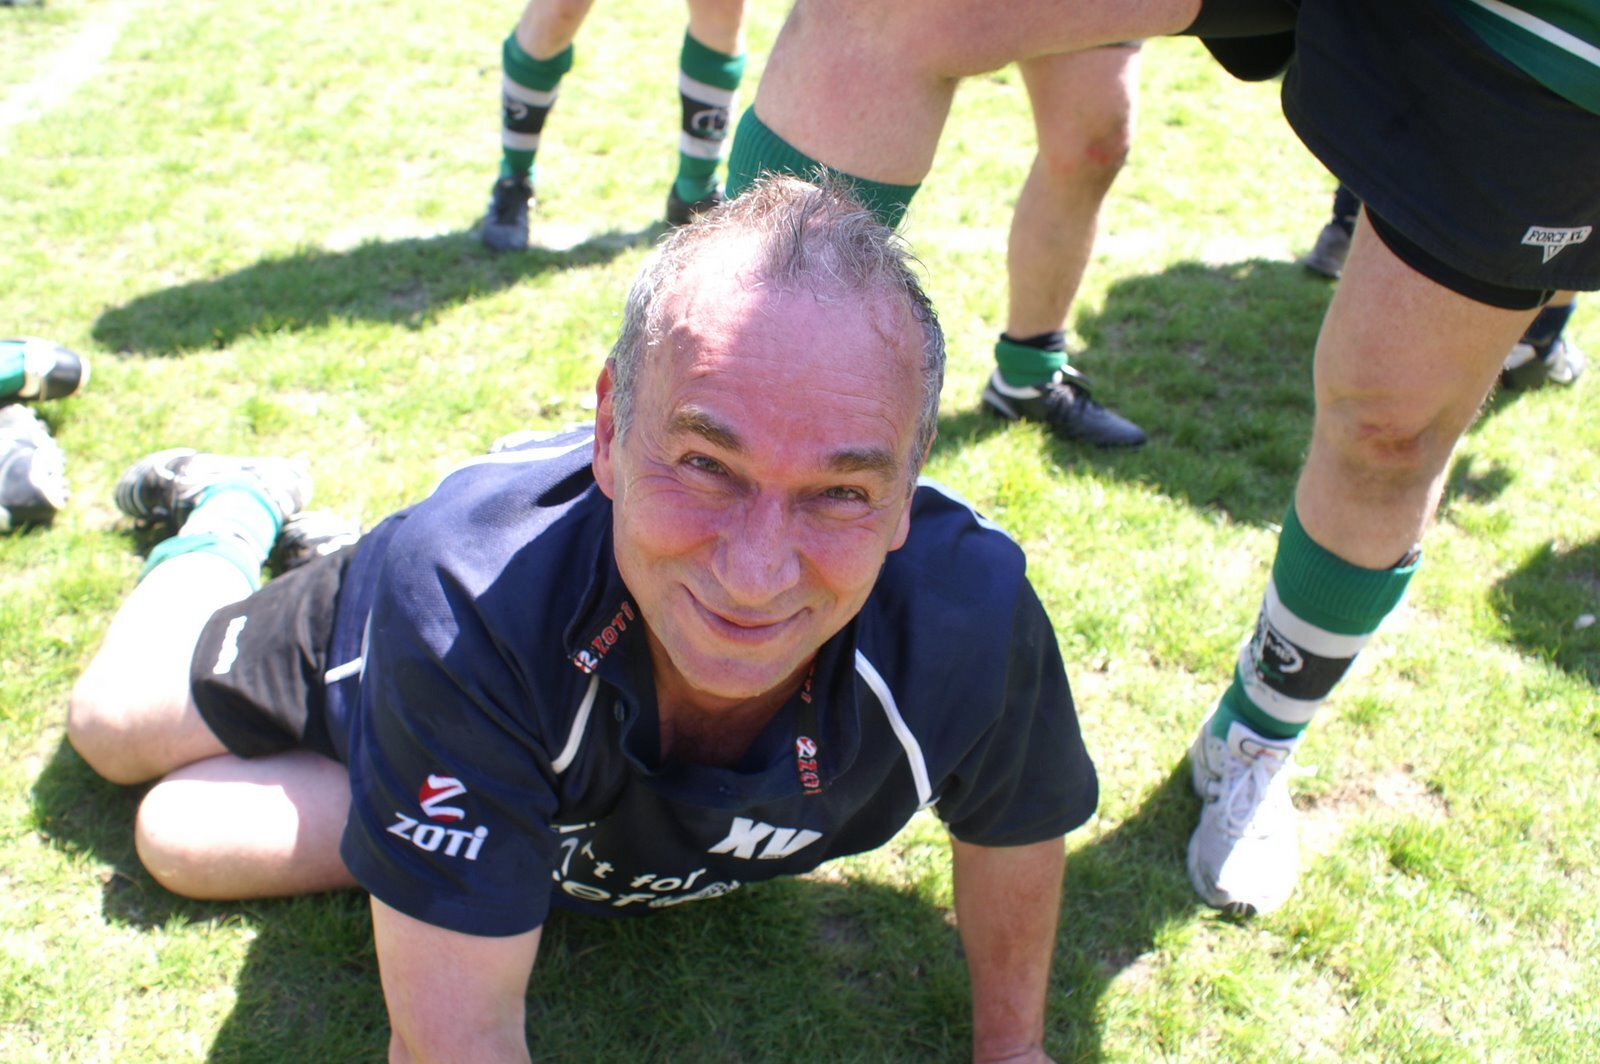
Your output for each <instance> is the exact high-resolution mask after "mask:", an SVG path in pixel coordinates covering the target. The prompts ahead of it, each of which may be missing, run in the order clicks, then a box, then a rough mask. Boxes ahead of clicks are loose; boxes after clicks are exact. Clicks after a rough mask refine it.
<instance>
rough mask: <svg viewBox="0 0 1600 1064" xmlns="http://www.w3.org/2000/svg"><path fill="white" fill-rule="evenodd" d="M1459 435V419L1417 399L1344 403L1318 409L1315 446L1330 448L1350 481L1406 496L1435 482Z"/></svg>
mask: <svg viewBox="0 0 1600 1064" xmlns="http://www.w3.org/2000/svg"><path fill="white" fill-rule="evenodd" d="M1460 432H1461V426H1460V425H1458V424H1456V423H1455V419H1453V418H1447V417H1445V416H1443V415H1441V414H1440V413H1438V412H1437V411H1435V410H1433V409H1432V408H1430V407H1429V406H1427V405H1426V404H1424V403H1422V402H1420V401H1417V400H1408V399H1405V398H1397V397H1389V398H1382V399H1378V398H1361V399H1345V400H1338V401H1333V402H1330V403H1326V404H1324V405H1323V406H1321V407H1320V408H1319V409H1318V411H1317V431H1316V433H1315V437H1314V441H1313V444H1312V446H1313V448H1326V449H1327V450H1328V452H1329V454H1328V457H1330V458H1331V459H1333V460H1334V463H1335V465H1336V468H1338V469H1340V470H1341V471H1342V472H1343V473H1344V474H1345V475H1346V476H1347V477H1349V478H1351V479H1353V480H1360V481H1362V482H1363V483H1366V484H1372V485H1378V486H1384V487H1387V488H1388V489H1390V490H1393V491H1401V492H1403V491H1407V490H1413V489H1417V488H1421V487H1424V486H1426V485H1428V484H1430V483H1432V481H1433V478H1434V477H1436V476H1437V475H1438V473H1439V471H1440V470H1441V469H1442V468H1443V467H1444V464H1445V462H1447V461H1448V460H1449V457H1450V452H1451V450H1452V449H1453V448H1454V447H1455V443H1456V440H1457V439H1458V438H1459V436H1460Z"/></svg>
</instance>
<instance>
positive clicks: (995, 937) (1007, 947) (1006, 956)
mask: <svg viewBox="0 0 1600 1064" xmlns="http://www.w3.org/2000/svg"><path fill="white" fill-rule="evenodd" d="M950 847H951V860H952V864H953V869H954V880H955V897H956V920H957V922H958V925H959V927H960V931H961V943H962V945H963V946H964V947H965V949H966V953H967V970H968V972H969V973H970V974H971V977H972V1056H973V1059H974V1060H976V1061H1002V1060H1046V1059H1048V1058H1047V1057H1046V1056H1045V1055H1044V1050H1043V1042H1044V1004H1045V991H1046V988H1047V986H1048V983H1049V979H1050V959H1051V956H1052V954H1053V953H1054V951H1055V943H1056V921H1057V916H1058V914H1059V912H1060V909H1061V873H1062V868H1063V865H1064V862H1065V855H1064V850H1063V846H1062V840H1061V839H1059V838H1057V839H1049V840H1047V841H1045V842H1039V843H1034V844H1032V845H1029V846H1011V847H989V846H973V845H970V844H968V843H964V842H960V841H957V840H956V839H954V838H952V839H951V840H950Z"/></svg>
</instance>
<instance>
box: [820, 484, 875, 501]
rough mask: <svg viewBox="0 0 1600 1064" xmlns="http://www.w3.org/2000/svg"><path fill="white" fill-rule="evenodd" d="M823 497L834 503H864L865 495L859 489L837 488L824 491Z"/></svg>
mask: <svg viewBox="0 0 1600 1064" xmlns="http://www.w3.org/2000/svg"><path fill="white" fill-rule="evenodd" d="M822 494H823V497H824V498H826V499H829V500H831V501H834V502H866V501H867V493H866V492H864V491H862V490H861V489H860V488H847V487H842V486H841V487H837V488H829V489H828V490H826V491H824V492H823V493H822Z"/></svg>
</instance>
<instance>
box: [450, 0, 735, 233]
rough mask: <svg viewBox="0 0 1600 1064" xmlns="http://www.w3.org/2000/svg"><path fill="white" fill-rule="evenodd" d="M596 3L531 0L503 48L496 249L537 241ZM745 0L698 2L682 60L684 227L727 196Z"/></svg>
mask: <svg viewBox="0 0 1600 1064" xmlns="http://www.w3.org/2000/svg"><path fill="white" fill-rule="evenodd" d="M593 6H594V0H530V2H529V4H528V6H527V7H526V8H525V9H524V10H523V12H522V18H521V19H520V20H518V22H517V26H516V29H515V30H513V31H512V34H511V36H509V37H507V38H506V41H505V44H504V46H503V47H502V49H501V58H502V66H503V75H504V76H503V80H502V82H501V88H502V97H501V100H502V108H501V129H500V145H501V149H502V154H501V161H500V177H499V179H498V180H497V181H495V183H494V188H493V189H492V190H491V191H490V195H489V211H488V214H486V215H485V216H484V219H483V228H482V231H481V234H480V235H481V238H482V240H483V243H484V246H486V247H489V248H492V249H494V250H496V251H520V250H522V249H523V248H526V247H527V246H528V210H529V207H530V205H531V204H532V202H533V199H534V188H535V184H536V182H535V173H534V159H535V156H536V155H537V154H538V151H539V144H540V138H541V136H542V135H543V131H544V123H545V119H546V118H547V117H548V116H549V114H550V109H551V108H552V107H554V106H555V102H556V95H557V92H558V90H559V88H560V85H561V79H562V78H563V77H564V76H565V75H566V73H567V71H569V70H571V69H572V59H573V43H572V42H573V39H574V38H575V37H576V36H577V35H578V29H579V28H580V27H581V26H582V25H583V20H584V19H585V18H586V17H587V16H588V14H589V10H590V8H592V7H593ZM743 22H744V0H689V27H688V29H687V30H686V31H685V32H684V35H683V48H682V50H681V51H680V52H679V58H678V96H679V99H680V100H681V102H682V121H681V123H680V132H679V137H678V172H677V176H676V177H675V178H674V179H673V182H672V187H671V188H670V189H669V190H668V192H667V210H666V218H667V224H669V225H683V224H684V223H685V222H687V221H689V219H691V218H693V217H694V216H695V215H696V214H698V213H699V212H701V211H703V210H706V209H707V208H709V207H712V206H714V205H715V204H716V203H717V201H718V200H719V199H720V198H721V190H720V189H719V188H718V186H717V165H718V163H719V162H720V161H721V160H722V155H723V145H724V141H725V139H726V136H727V129H728V115H729V113H730V111H731V110H732V108H733V103H734V97H735V95H736V94H737V93H738V90H739V80H740V78H742V77H743V76H744V65H745V55H744V25H743Z"/></svg>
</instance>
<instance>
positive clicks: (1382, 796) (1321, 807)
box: [1295, 765, 1450, 853]
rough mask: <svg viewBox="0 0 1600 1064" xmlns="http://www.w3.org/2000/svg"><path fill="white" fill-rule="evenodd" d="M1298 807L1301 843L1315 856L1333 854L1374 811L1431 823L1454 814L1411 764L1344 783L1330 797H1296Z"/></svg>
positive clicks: (1328, 793) (1331, 792) (1338, 785)
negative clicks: (1350, 831) (1350, 829)
mask: <svg viewBox="0 0 1600 1064" xmlns="http://www.w3.org/2000/svg"><path fill="white" fill-rule="evenodd" d="M1295 807H1296V808H1297V809H1299V810H1300V844H1301V846H1303V847H1304V848H1305V849H1306V850H1308V851H1310V852H1312V853H1329V852H1331V851H1332V850H1333V848H1334V846H1335V845H1337V843H1338V841H1339V837H1340V836H1341V835H1343V834H1344V830H1345V828H1346V827H1348V826H1349V825H1350V824H1351V823H1353V822H1354V821H1355V820H1356V819H1357V818H1359V817H1360V816H1361V815H1362V814H1364V813H1366V812H1368V811H1370V810H1374V809H1379V810H1383V811H1384V812H1385V813H1390V814H1394V813H1399V814H1402V815H1404V816H1407V817H1410V818H1412V819H1416V820H1428V821H1432V820H1443V819H1445V818H1446V817H1448V816H1449V815H1450V806H1449V803H1447V802H1446V801H1445V800H1444V797H1443V796H1442V795H1440V794H1439V793H1438V792H1437V791H1435V790H1433V789H1432V788H1431V787H1429V786H1428V784H1427V783H1426V782H1424V781H1423V780H1421V779H1419V778H1418V777H1417V776H1416V775H1415V770H1414V768H1413V766H1411V765H1402V766H1401V767H1399V768H1396V769H1393V770H1391V771H1388V772H1383V773H1379V774H1378V775H1376V776H1365V777H1357V778H1352V779H1347V780H1341V781H1340V782H1339V783H1338V784H1336V785H1335V786H1334V788H1333V789H1332V790H1330V791H1328V792H1327V793H1326V794H1322V795H1318V796H1317V797H1315V798H1311V797H1306V796H1301V797H1299V798H1296V799H1295Z"/></svg>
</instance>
